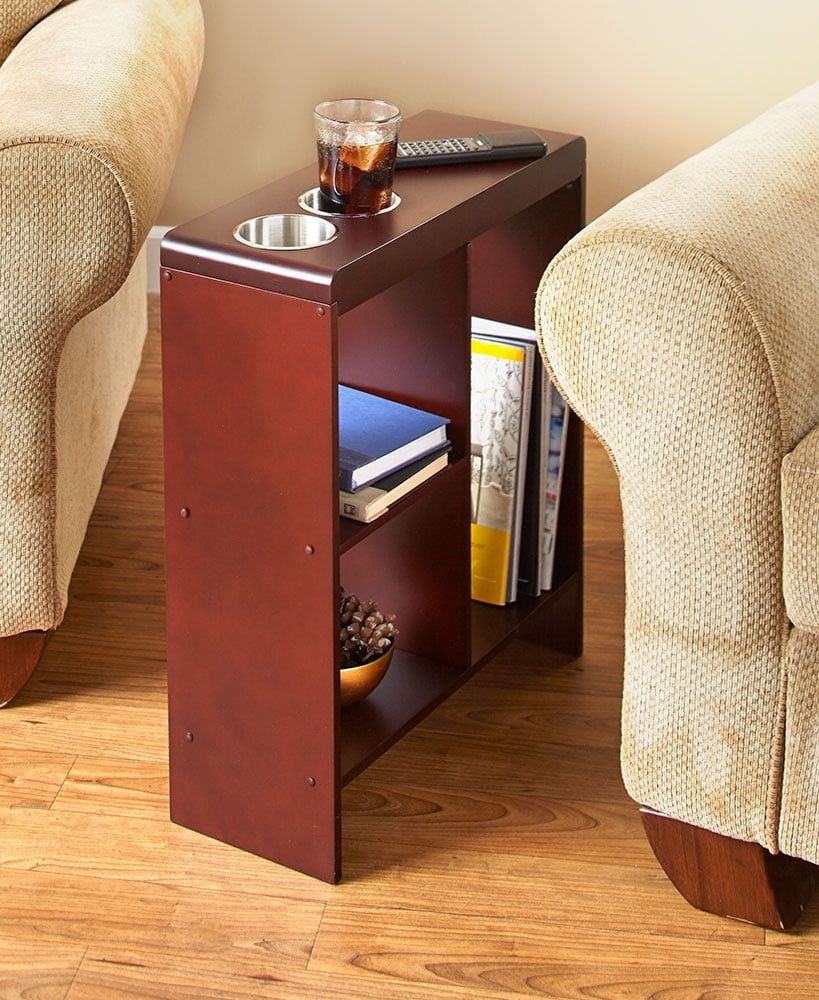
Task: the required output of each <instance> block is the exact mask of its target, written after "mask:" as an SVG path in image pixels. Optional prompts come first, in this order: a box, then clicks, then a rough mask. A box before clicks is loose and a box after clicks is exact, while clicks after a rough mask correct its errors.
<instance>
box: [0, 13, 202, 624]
mask: <svg viewBox="0 0 819 1000" xmlns="http://www.w3.org/2000/svg"><path fill="white" fill-rule="evenodd" d="M202 48H203V29H202V15H201V10H200V8H199V3H198V0H71V2H69V3H66V4H65V5H63V6H61V7H59V8H58V9H57V10H55V11H53V12H52V13H51V14H49V15H48V16H47V17H46V18H45V19H44V20H42V21H41V22H39V23H38V24H37V25H35V27H34V28H32V29H31V31H30V32H28V34H27V35H25V37H24V38H23V39H22V40H21V41H20V42H19V43H18V44H17V46H16V47H15V49H14V51H13V52H12V53H11V55H10V56H9V57H8V59H7V60H6V61H5V62H4V63H3V64H2V65H0V389H1V391H0V540H1V541H2V566H1V567H0V635H9V634H14V633H16V632H20V631H25V630H29V629H49V628H53V627H54V626H55V625H56V624H58V623H59V621H60V619H61V617H62V611H63V609H62V606H61V603H60V600H59V595H58V593H57V587H56V582H55V573H54V562H55V554H54V545H55V543H54V522H55V495H54V494H55V471H54V469H55V455H54V450H55V444H54V396H55V385H56V377H57V368H58V365H59V360H60V355H61V351H62V346H63V343H64V340H65V337H66V336H67V334H68V332H69V330H70V329H71V328H72V327H73V326H74V325H75V324H76V323H77V322H78V321H79V320H80V319H81V318H82V317H83V316H84V315H86V314H87V313H89V312H90V311H91V310H93V309H94V308H96V307H97V306H99V305H101V304H102V303H104V302H105V301H107V300H108V299H109V298H110V297H111V296H112V295H113V294H114V293H115V292H116V291H117V289H118V288H119V287H120V286H121V285H122V283H123V282H124V281H125V278H126V277H127V275H128V272H129V270H130V268H131V265H132V263H133V261H134V259H135V257H136V255H137V253H138V251H139V249H140V246H141V245H142V243H143V241H144V239H145V237H146V235H147V232H148V230H149V228H150V226H151V225H152V224H153V222H154V220H155V216H156V213H157V211H158V210H159V207H160V205H161V203H162V199H163V197H164V195H165V191H166V189H167V185H168V182H169V180H170V176H171V171H172V168H173V164H174V160H175V157H176V154H177V151H178V147H179V143H180V141H181V136H182V130H183V128H184V124H185V121H186V119H187V114H188V110H189V107H190V102H191V100H192V98H193V93H194V89H195V86H196V80H197V76H198V72H199V67H200V64H201V58H202Z"/></svg>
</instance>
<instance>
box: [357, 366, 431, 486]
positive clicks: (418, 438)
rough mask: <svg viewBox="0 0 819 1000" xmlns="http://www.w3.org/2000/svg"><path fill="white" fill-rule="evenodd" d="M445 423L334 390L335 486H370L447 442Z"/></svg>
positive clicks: (408, 409) (381, 400) (362, 395)
mask: <svg viewBox="0 0 819 1000" xmlns="http://www.w3.org/2000/svg"><path fill="white" fill-rule="evenodd" d="M448 423H449V420H448V419H447V418H446V417H439V416H437V415H436V414H434V413H427V412H425V411H424V410H416V409H415V407H413V406H406V405H404V403H396V402H395V400H392V399H384V398H383V397H382V396H373V395H372V393H369V392H362V391H361V390H360V389H351V388H350V387H349V386H347V385H340V386H339V387H338V464H339V477H338V482H339V488H340V489H342V490H346V491H347V492H348V493H355V491H356V490H360V489H362V488H363V487H364V486H368V485H369V484H370V483H374V482H375V481H376V480H377V479H382V478H383V477H384V476H388V475H389V474H390V473H391V472H395V471H396V470H397V469H402V468H403V467H404V466H405V465H409V464H410V463H411V462H415V461H417V460H418V459H419V458H423V456H424V455H429V454H430V452H433V451H435V450H436V449H438V448H440V447H441V446H442V445H443V444H446V439H447V438H446V425H447V424H448Z"/></svg>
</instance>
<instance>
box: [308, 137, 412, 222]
mask: <svg viewBox="0 0 819 1000" xmlns="http://www.w3.org/2000/svg"><path fill="white" fill-rule="evenodd" d="M396 146H397V140H395V141H393V142H382V143H377V144H376V145H372V146H334V145H330V144H328V143H325V142H322V141H321V140H319V142H318V161H319V190H320V197H319V207H320V208H321V210H322V211H323V212H334V213H338V214H342V215H356V214H361V213H364V212H380V211H381V210H382V209H384V208H387V207H388V206H389V204H390V201H391V200H392V184H393V177H394V174H395V150H396Z"/></svg>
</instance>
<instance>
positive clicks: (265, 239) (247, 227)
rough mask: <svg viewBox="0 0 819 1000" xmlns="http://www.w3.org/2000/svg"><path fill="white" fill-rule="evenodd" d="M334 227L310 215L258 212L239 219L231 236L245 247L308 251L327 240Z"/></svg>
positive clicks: (334, 231)
mask: <svg viewBox="0 0 819 1000" xmlns="http://www.w3.org/2000/svg"><path fill="white" fill-rule="evenodd" d="M336 236H338V227H337V226H334V225H333V223H332V222H327V220H326V219H317V218H316V217H315V216H314V215H295V214H288V213H282V214H279V215H259V216H257V217H256V218H255V219H247V220H246V221H245V222H240V223H239V225H238V226H237V227H236V228H235V229H234V230H233V237H234V239H237V240H238V241H239V242H240V243H245V244H246V245H247V246H249V247H259V248H260V249H262V250H308V249H309V248H310V247H320V246H322V245H323V244H324V243H330V242H331V241H332V240H334V239H335V238H336Z"/></svg>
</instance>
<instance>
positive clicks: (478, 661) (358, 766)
mask: <svg viewBox="0 0 819 1000" xmlns="http://www.w3.org/2000/svg"><path fill="white" fill-rule="evenodd" d="M580 585H581V580H580V575H579V574H577V575H575V576H572V577H570V578H569V580H567V581H566V582H565V583H564V584H563V585H562V586H561V587H558V588H556V589H555V590H551V591H549V592H548V593H544V594H541V595H540V597H523V598H520V599H519V600H518V601H516V602H515V604H510V605H507V606H506V607H503V608H495V607H491V606H490V605H487V604H479V603H478V602H476V601H475V602H473V603H472V662H471V663H470V664H469V666H467V667H464V668H462V669H458V668H457V667H453V666H451V665H449V664H446V663H441V662H439V661H437V660H431V659H427V658H426V657H423V656H416V655H415V654H413V653H408V652H406V651H405V650H401V649H397V650H396V651H395V655H394V657H393V661H392V665H391V666H390V669H389V671H388V673H387V676H386V677H385V678H384V680H383V681H382V682H381V684H379V686H378V687H377V688H376V689H375V691H373V693H372V694H371V695H370V696H369V697H368V698H366V699H365V700H364V701H363V702H361V704H359V705H354V706H352V707H351V708H345V709H344V710H343V711H342V713H341V781H342V784H347V782H349V781H351V780H352V779H353V778H355V777H356V776H357V775H359V774H360V773H361V772H362V771H363V770H365V768H367V767H369V765H370V764H372V763H373V762H374V761H376V760H377V759H378V758H379V757H380V756H381V754H383V753H384V752H385V751H386V750H388V749H389V748H390V747H391V746H392V745H393V743H395V742H397V741H398V740H399V739H401V737H402V736H404V734H405V733H407V732H409V730H410V729H412V728H413V727H414V726H416V725H418V723H419V722H421V721H422V720H423V719H424V718H425V717H426V716H427V715H429V713H430V712H432V711H433V710H434V709H435V708H437V707H438V705H440V704H441V702H443V701H444V700H445V699H446V698H447V697H448V696H449V695H450V694H452V692H453V691H455V690H457V688H459V687H460V686H461V685H462V684H463V683H464V682H465V681H467V680H468V679H469V678H470V677H471V676H472V675H473V674H474V673H475V672H476V671H477V670H478V669H480V667H481V666H483V664H484V663H485V662H486V661H487V660H488V659H489V658H490V657H491V656H492V655H493V654H494V653H496V652H497V651H498V649H500V647H501V646H503V645H504V644H505V643H506V642H507V641H508V640H509V639H511V638H512V637H513V636H514V635H515V633H516V632H517V630H518V629H519V628H520V627H521V626H522V625H523V624H524V623H526V622H527V621H529V620H530V619H532V618H533V617H534V616H536V615H539V614H540V613H541V612H546V610H547V608H549V607H550V606H551V607H553V609H556V610H560V609H561V605H563V604H564V603H565V600H566V597H567V595H570V594H571V590H572V588H574V587H578V586H580Z"/></svg>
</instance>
